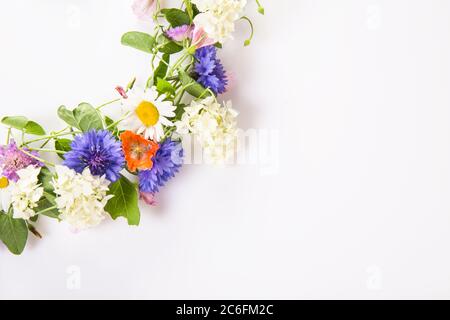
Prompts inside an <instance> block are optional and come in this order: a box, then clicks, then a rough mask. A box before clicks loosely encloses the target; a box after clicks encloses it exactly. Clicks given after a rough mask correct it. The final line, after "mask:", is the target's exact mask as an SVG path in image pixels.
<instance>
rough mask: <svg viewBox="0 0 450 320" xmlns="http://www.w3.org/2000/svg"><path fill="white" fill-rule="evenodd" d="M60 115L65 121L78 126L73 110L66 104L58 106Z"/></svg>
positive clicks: (75, 126)
mask: <svg viewBox="0 0 450 320" xmlns="http://www.w3.org/2000/svg"><path fill="white" fill-rule="evenodd" d="M58 117H59V118H60V119H61V120H63V121H65V122H66V123H67V124H68V125H70V126H71V127H74V128H77V127H78V123H77V120H76V119H75V117H74V116H73V112H72V111H71V110H69V109H67V108H66V107H65V106H61V107H59V108H58Z"/></svg>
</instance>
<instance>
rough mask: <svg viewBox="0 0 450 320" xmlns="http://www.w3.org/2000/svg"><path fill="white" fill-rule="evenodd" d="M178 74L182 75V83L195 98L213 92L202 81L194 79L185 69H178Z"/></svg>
mask: <svg viewBox="0 0 450 320" xmlns="http://www.w3.org/2000/svg"><path fill="white" fill-rule="evenodd" d="M178 75H179V76H180V80H181V83H182V84H183V87H184V88H185V90H186V91H187V92H188V93H189V94H190V95H191V96H193V97H195V98H206V97H208V96H210V95H211V93H210V92H209V91H208V90H207V89H206V88H205V87H203V86H202V85H201V84H200V83H198V82H197V81H195V80H194V79H192V78H191V77H190V76H189V75H188V74H187V73H186V72H184V71H183V70H179V71H178Z"/></svg>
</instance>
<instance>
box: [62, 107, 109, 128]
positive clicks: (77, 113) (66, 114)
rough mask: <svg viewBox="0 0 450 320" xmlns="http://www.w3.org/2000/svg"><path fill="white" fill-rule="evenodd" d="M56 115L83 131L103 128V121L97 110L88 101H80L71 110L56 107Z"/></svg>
mask: <svg viewBox="0 0 450 320" xmlns="http://www.w3.org/2000/svg"><path fill="white" fill-rule="evenodd" d="M58 116H59V117H60V118H61V119H62V120H64V121H65V122H66V123H67V124H69V125H70V126H71V127H74V128H77V129H80V130H81V131H83V132H87V131H90V130H101V129H103V121H102V118H101V116H100V114H99V112H98V111H97V110H96V109H95V108H94V107H93V106H91V105H90V104H89V103H81V104H80V105H79V106H78V107H76V108H75V109H74V110H73V111H70V110H68V109H67V108H66V107H65V106H61V107H59V109H58Z"/></svg>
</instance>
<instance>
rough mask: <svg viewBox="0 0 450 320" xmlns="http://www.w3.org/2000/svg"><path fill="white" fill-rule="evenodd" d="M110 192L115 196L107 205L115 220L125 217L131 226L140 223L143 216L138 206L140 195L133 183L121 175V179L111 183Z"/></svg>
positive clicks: (106, 208)
mask: <svg viewBox="0 0 450 320" xmlns="http://www.w3.org/2000/svg"><path fill="white" fill-rule="evenodd" d="M108 194H110V195H113V196H114V197H113V198H112V199H110V200H109V201H108V203H107V204H106V207H105V210H106V211H107V212H108V213H109V214H110V215H111V217H112V218H113V219H114V220H116V219H117V218H118V217H125V218H126V219H127V220H128V224H129V225H130V226H137V225H139V221H140V216H141V214H140V211H139V207H138V201H139V196H138V192H137V190H136V187H135V186H134V185H133V183H132V182H131V181H130V180H128V179H127V178H126V177H124V176H121V177H120V179H119V180H117V181H116V182H114V183H113V184H111V186H110V187H109V193H108Z"/></svg>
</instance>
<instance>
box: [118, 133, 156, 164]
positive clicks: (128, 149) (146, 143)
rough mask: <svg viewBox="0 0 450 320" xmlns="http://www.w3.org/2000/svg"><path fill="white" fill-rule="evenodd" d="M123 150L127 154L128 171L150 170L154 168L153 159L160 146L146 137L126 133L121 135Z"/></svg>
mask: <svg viewBox="0 0 450 320" xmlns="http://www.w3.org/2000/svg"><path fill="white" fill-rule="evenodd" d="M120 140H122V149H123V153H124V154H125V160H126V161H127V166H128V169H129V170H130V171H131V172H135V171H136V170H150V169H151V168H152V167H153V161H152V159H153V157H154V156H155V154H156V151H158V149H159V145H158V144H157V143H155V142H153V141H150V140H147V139H144V137H142V136H140V135H137V134H134V133H133V132H131V131H125V132H124V133H122V134H121V135H120Z"/></svg>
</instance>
